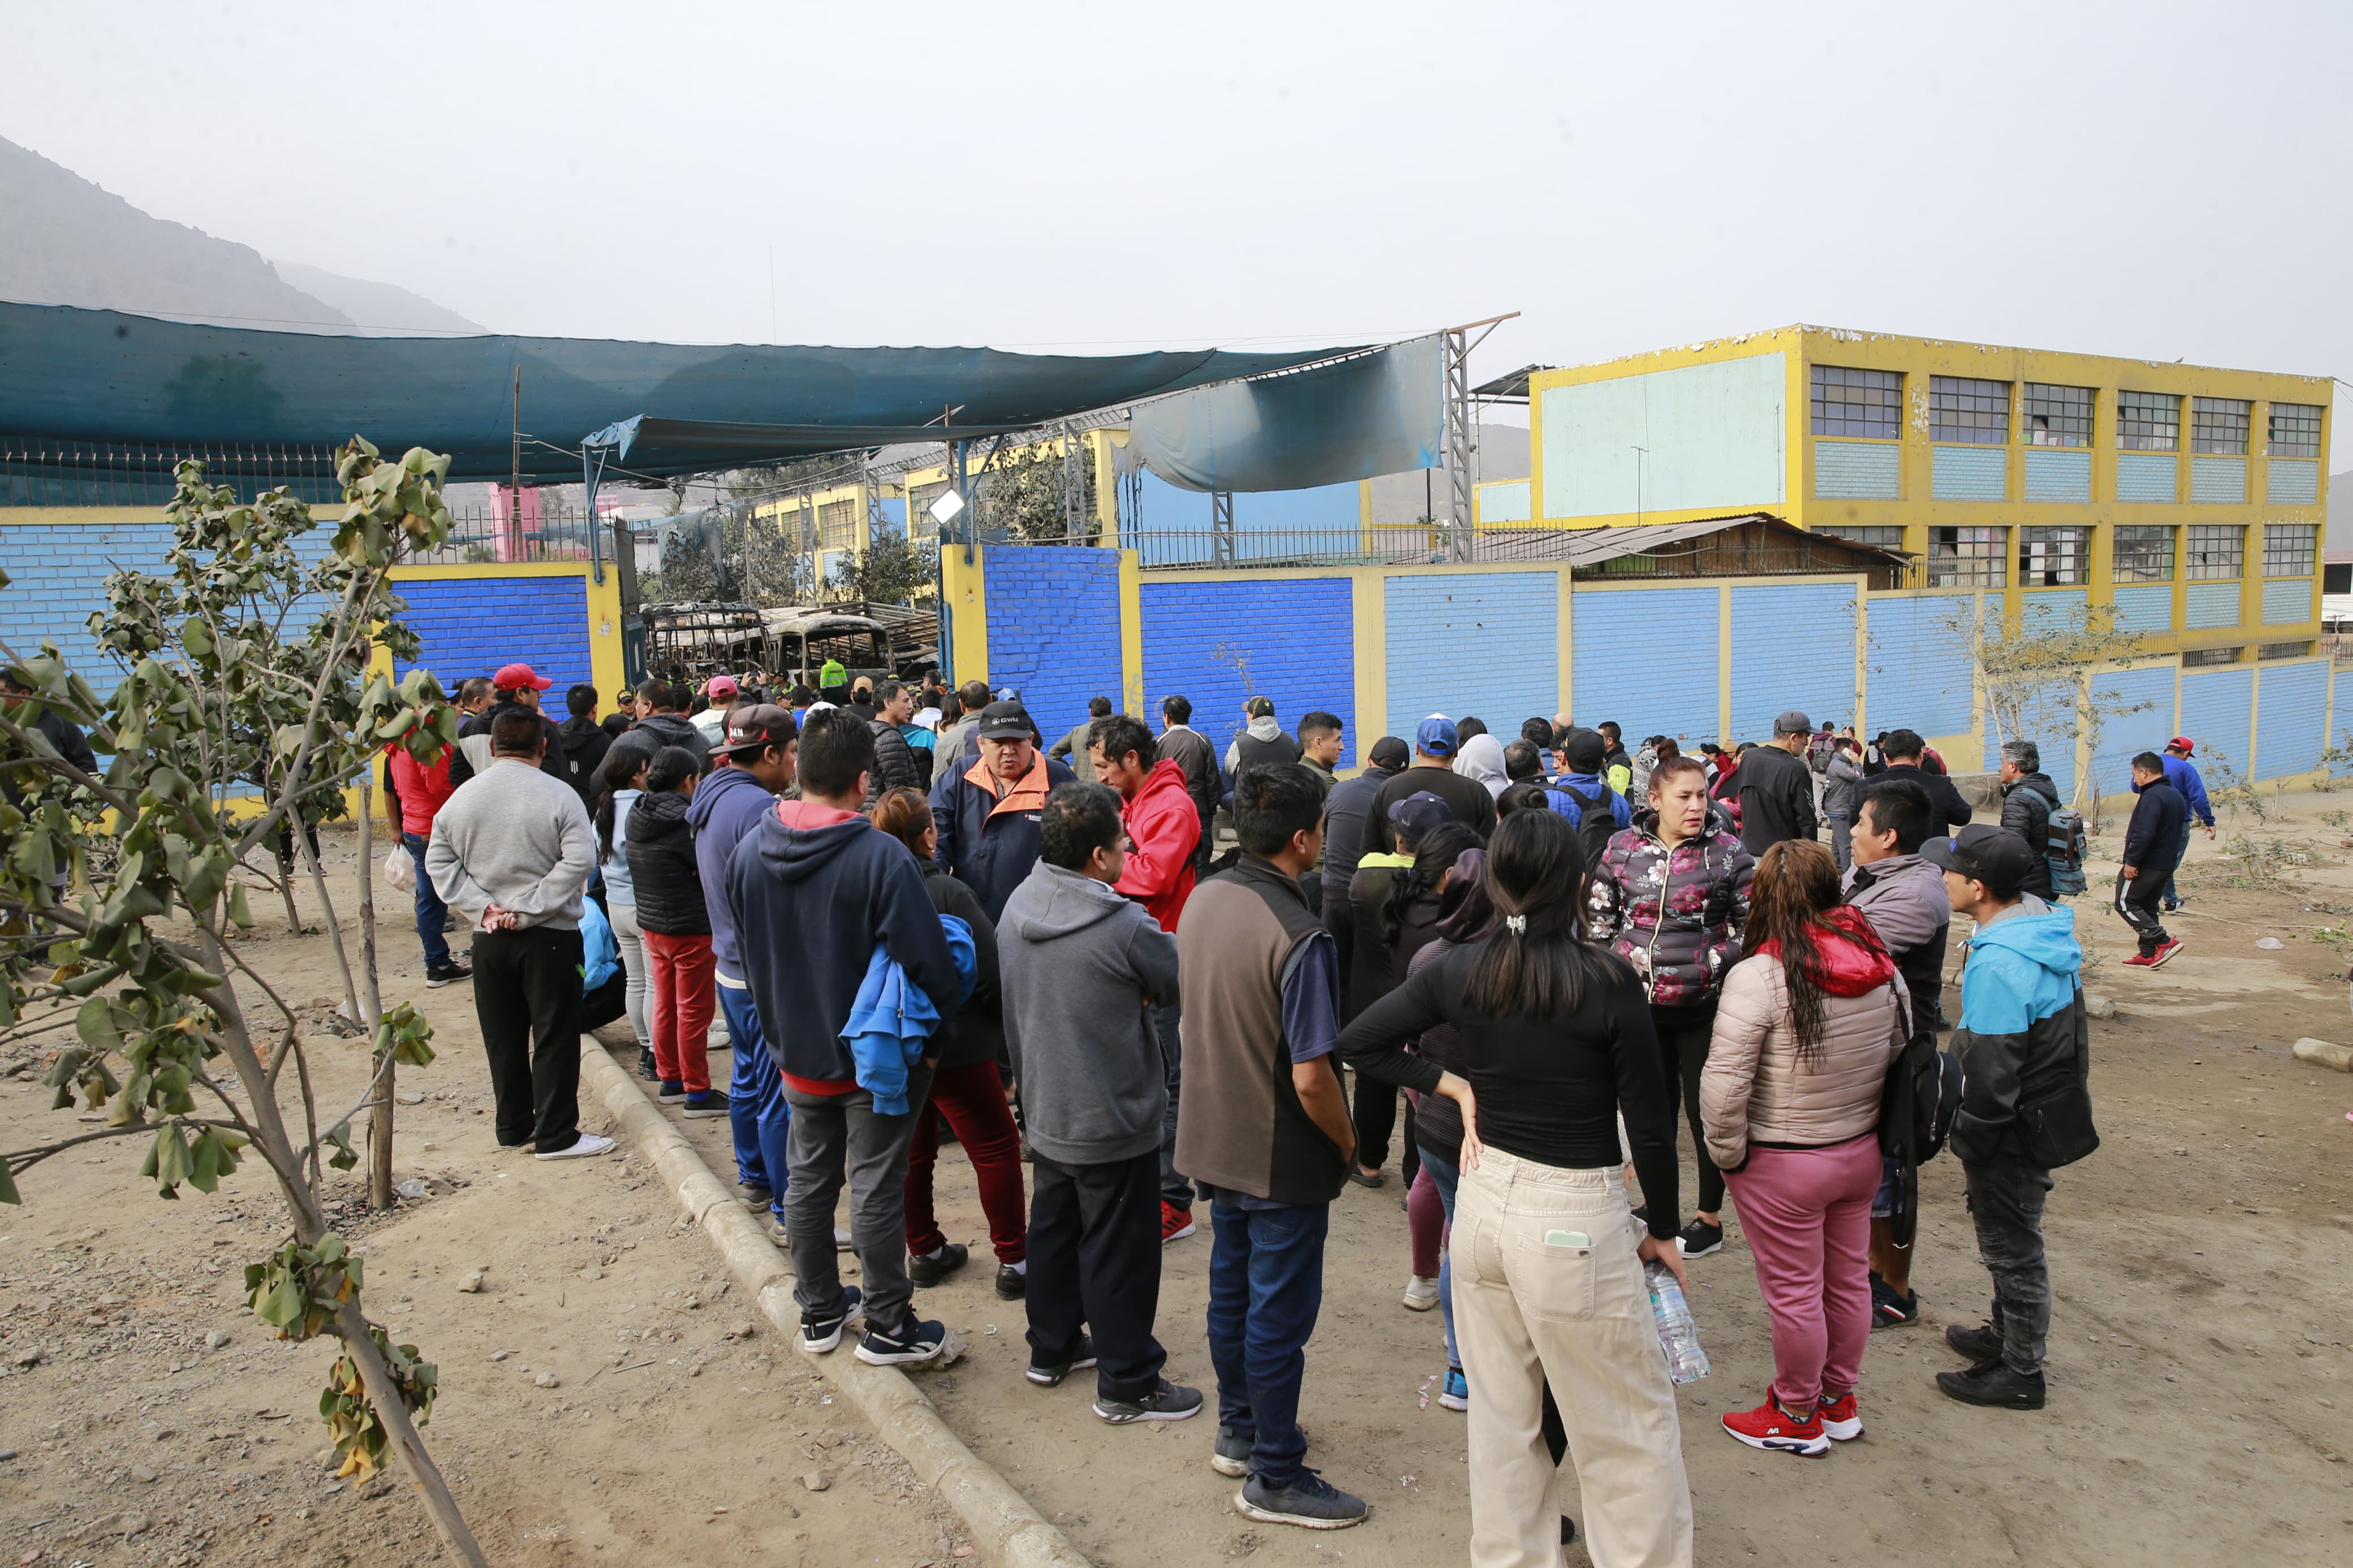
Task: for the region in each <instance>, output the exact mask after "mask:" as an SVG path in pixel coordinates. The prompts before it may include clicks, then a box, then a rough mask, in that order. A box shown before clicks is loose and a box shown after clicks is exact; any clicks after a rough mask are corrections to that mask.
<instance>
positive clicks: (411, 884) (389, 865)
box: [384, 844, 417, 893]
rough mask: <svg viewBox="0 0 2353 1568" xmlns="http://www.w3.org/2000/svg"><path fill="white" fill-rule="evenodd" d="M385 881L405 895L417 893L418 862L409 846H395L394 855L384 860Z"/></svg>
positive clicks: (387, 856)
mask: <svg viewBox="0 0 2353 1568" xmlns="http://www.w3.org/2000/svg"><path fill="white" fill-rule="evenodd" d="M384 879H385V881H387V882H390V883H391V884H392V885H393V886H394V887H396V888H397V889H400V890H401V891H402V892H404V893H413V892H415V891H417V862H416V860H415V859H414V858H411V857H410V855H409V853H408V846H407V845H406V844H396V845H394V846H393V847H392V853H390V854H389V855H386V856H385V858H384Z"/></svg>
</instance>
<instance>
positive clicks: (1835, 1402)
mask: <svg viewBox="0 0 2353 1568" xmlns="http://www.w3.org/2000/svg"><path fill="white" fill-rule="evenodd" d="M1815 1412H1816V1414H1818V1415H1820V1417H1821V1421H1822V1436H1825V1437H1828V1438H1829V1439H1830V1440H1831V1442H1833V1443H1852V1442H1853V1441H1854V1440H1855V1439H1856V1438H1857V1437H1860V1436H1862V1411H1860V1410H1858V1409H1856V1408H1855V1404H1854V1390H1853V1389H1852V1388H1850V1389H1848V1390H1847V1391H1846V1392H1845V1393H1844V1394H1840V1395H1839V1396H1838V1397H1837V1398H1836V1399H1832V1398H1830V1397H1829V1396H1828V1395H1824V1396H1823V1398H1822V1399H1821V1400H1820V1403H1819V1404H1817V1405H1815Z"/></svg>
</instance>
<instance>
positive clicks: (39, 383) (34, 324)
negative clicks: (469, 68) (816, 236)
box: [0, 302, 1348, 481]
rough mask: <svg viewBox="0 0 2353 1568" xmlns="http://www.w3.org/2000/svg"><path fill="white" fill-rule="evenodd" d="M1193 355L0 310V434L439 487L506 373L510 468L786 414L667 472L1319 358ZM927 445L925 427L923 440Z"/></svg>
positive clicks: (1061, 408)
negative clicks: (365, 443)
mask: <svg viewBox="0 0 2353 1568" xmlns="http://www.w3.org/2000/svg"><path fill="white" fill-rule="evenodd" d="M1346 352H1348V351H1347V350H1346V349H1345V348H1332V349H1314V350H1305V351H1302V352H1299V353H1280V354H1261V353H1228V352H1227V351H1225V350H1222V349H1207V350H1197V351H1186V352H1171V353H1141V354H1115V355H1106V356H1101V357H1092V356H1082V355H1073V354H1018V353H1003V352H1001V351H998V350H996V349H976V348H944V349H920V348H876V349H836V348H809V347H797V346H773V347H770V346H753V345H744V344H732V345H726V346H720V347H696V346H691V345H688V344H681V343H639V342H609V341H604V340H597V339H585V338H524V337H511V336H484V337H473V338H342V337H325V336H320V335H316V334H311V333H303V332H260V331H242V330H240V329H237V328H235V327H209V326H192V325H188V324H185V323H183V322H177V321H157V320H155V319H153V318H152V317H146V316H133V315H127V314H124V313H122V312H120V311H115V310H78V309H74V308H72V307H69V306H52V305H18V304H9V303H5V302H0V437H5V436H41V437H61V438H67V439H72V440H79V441H118V442H133V443H141V444H144V445H153V446H164V447H173V446H180V447H195V448H206V447H213V448H221V447H332V446H333V445H335V444H336V443H339V442H341V441H343V440H345V439H347V438H349V437H351V436H353V434H355V433H356V434H360V435H364V436H366V437H368V438H369V439H370V440H372V441H375V443H376V444H377V445H378V446H379V447H385V448H387V449H390V450H399V449H401V448H403V447H411V446H423V447H431V448H432V449H433V450H435V451H437V452H446V453H448V454H449V455H450V457H451V458H452V459H453V461H452V463H451V468H450V471H451V474H452V476H453V477H460V478H469V479H493V478H501V477H503V476H505V475H506V473H507V472H508V469H509V466H510V463H511V461H512V458H511V450H512V430H513V426H514V409H513V397H514V373H515V370H516V368H517V367H518V366H520V367H521V368H522V430H523V431H524V432H525V433H526V434H527V435H531V436H534V437H538V438H539V439H540V440H542V441H545V442H548V443H551V444H553V445H554V446H555V447H563V448H565V451H562V452H555V451H549V450H547V449H545V448H543V447H533V446H530V445H526V446H525V447H524V448H523V457H522V470H523V474H524V476H525V477H526V478H527V479H548V480H556V481H563V480H573V479H577V478H578V477H579V474H580V459H579V458H578V456H577V449H578V447H579V444H580V442H581V439H582V438H583V437H586V436H587V435H588V434H589V433H591V432H592V431H596V430H598V429H601V428H603V427H605V426H609V425H612V424H614V423H616V422H617V421H619V420H624V419H628V418H630V417H632V416H638V415H645V416H652V417H655V418H658V419H660V420H665V421H673V422H680V423H681V424H684V423H688V422H706V423H709V424H712V425H719V426H737V427H739V431H738V434H739V435H741V434H742V432H741V430H740V427H743V426H788V427H795V428H789V429H786V430H781V431H777V432H776V434H775V436H774V437H773V440H774V443H775V444H773V445H770V444H767V443H769V442H770V440H771V437H769V436H768V435H766V434H765V433H764V434H760V435H754V436H748V437H744V442H745V444H743V445H738V444H736V443H735V442H732V441H731V442H727V443H725V444H723V449H721V448H715V447H711V446H704V445H695V446H686V445H681V446H678V447H661V446H659V445H658V444H649V443H642V442H641V443H639V444H638V446H637V447H634V448H633V450H632V451H631V453H630V455H629V457H628V459H627V461H626V464H625V466H626V467H627V468H629V469H631V470H633V471H635V472H638V473H650V474H665V475H666V474H682V473H697V472H703V471H707V470H710V469H712V468H727V467H733V466H737V465H742V464H748V463H754V462H761V461H773V460H777V459H782V458H796V457H803V456H810V455H814V454H816V453H819V452H828V451H841V450H846V449H849V448H851V447H862V446H870V445H875V444H878V442H879V441H882V440H892V439H902V438H906V437H904V435H903V434H902V433H903V432H906V431H911V430H914V429H918V428H921V427H922V426H926V425H928V424H930V423H931V422H932V421H934V420H936V419H937V418H938V417H939V416H940V413H941V410H942V408H943V407H944V406H947V405H956V408H957V411H956V414H955V425H956V426H971V427H973V429H974V431H975V433H976V434H987V433H988V432H989V431H991V430H993V429H1008V428H1020V427H1026V426H1033V425H1037V424H1040V423H1043V422H1045V421H1048V420H1052V419H1057V418H1061V417H1064V416H1069V415H1073V414H1080V413H1084V412H1086V411H1088V410H1091V409H1097V408H1107V407H1111V406H1113V405H1119V404H1124V403H1130V402H1134V401H1135V400H1137V399H1140V398H1146V397H1152V396H1156V395H1161V394H1165V393H1169V392H1177V391H1182V390H1185V389H1187V388H1189V387H1197V386H1202V385H1206V384H1209V383H1212V382H1219V381H1224V380H1228V379H1230V378H1232V377H1235V376H1245V375H1256V374H1263V373H1265V372H1269V371H1274V370H1281V369H1285V368H1288V367H1290V366H1293V365H1299V364H1304V363H1311V362H1313V361H1315V360H1320V359H1327V358H1330V357H1331V356H1332V355H1334V354H1337V353H1346ZM926 434H927V435H929V436H930V437H934V438H936V437H937V436H938V435H939V431H938V430H937V428H936V427H934V428H933V429H931V430H929V431H927V432H926Z"/></svg>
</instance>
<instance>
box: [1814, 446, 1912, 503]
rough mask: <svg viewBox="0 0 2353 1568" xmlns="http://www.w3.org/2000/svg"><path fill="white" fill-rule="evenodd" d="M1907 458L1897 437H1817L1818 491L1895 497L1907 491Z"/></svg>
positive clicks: (1840, 496)
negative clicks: (1818, 438)
mask: <svg viewBox="0 0 2353 1568" xmlns="http://www.w3.org/2000/svg"><path fill="white" fill-rule="evenodd" d="M1903 461H1904V452H1903V448H1902V447H1898V446H1897V445H1896V444H1895V443H1894V442H1893V441H1833V440H1819V441H1816V442H1815V443H1814V494H1816V495H1818V496H1823V497H1827V498H1831V499H1835V500H1896V499H1897V498H1898V497H1900V496H1901V495H1903V493H1904V468H1903Z"/></svg>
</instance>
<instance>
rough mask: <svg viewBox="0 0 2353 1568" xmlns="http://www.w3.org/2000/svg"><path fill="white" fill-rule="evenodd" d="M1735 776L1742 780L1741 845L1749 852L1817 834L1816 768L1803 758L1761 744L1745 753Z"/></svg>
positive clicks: (1757, 852) (1752, 853) (1759, 850)
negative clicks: (1815, 811)
mask: <svg viewBox="0 0 2353 1568" xmlns="http://www.w3.org/2000/svg"><path fill="white" fill-rule="evenodd" d="M1733 776H1734V777H1735V778H1736V779H1737V780H1738V781H1739V785H1738V788H1739V794H1740V846H1741V847H1742V848H1744V849H1746V850H1747V851H1748V853H1749V854H1751V855H1763V854H1764V853H1765V851H1767V849H1770V848H1771V847H1773V846H1774V845H1776V844H1779V843H1783V842H1785V841H1787V840H1788V839H1791V838H1809V839H1810V838H1811V837H1814V832H1815V826H1816V824H1815V819H1814V771H1813V770H1812V769H1811V768H1810V767H1808V766H1806V763H1805V760H1804V759H1803V758H1801V757H1793V756H1791V755H1790V754H1789V753H1788V752H1785V751H1783V750H1782V749H1781V748H1780V747H1778V746H1758V747H1756V748H1755V749H1753V750H1751V751H1749V752H1746V753H1744V754H1743V755H1742V756H1741V759H1740V766H1739V767H1738V768H1737V769H1736V770H1734V774H1733Z"/></svg>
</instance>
